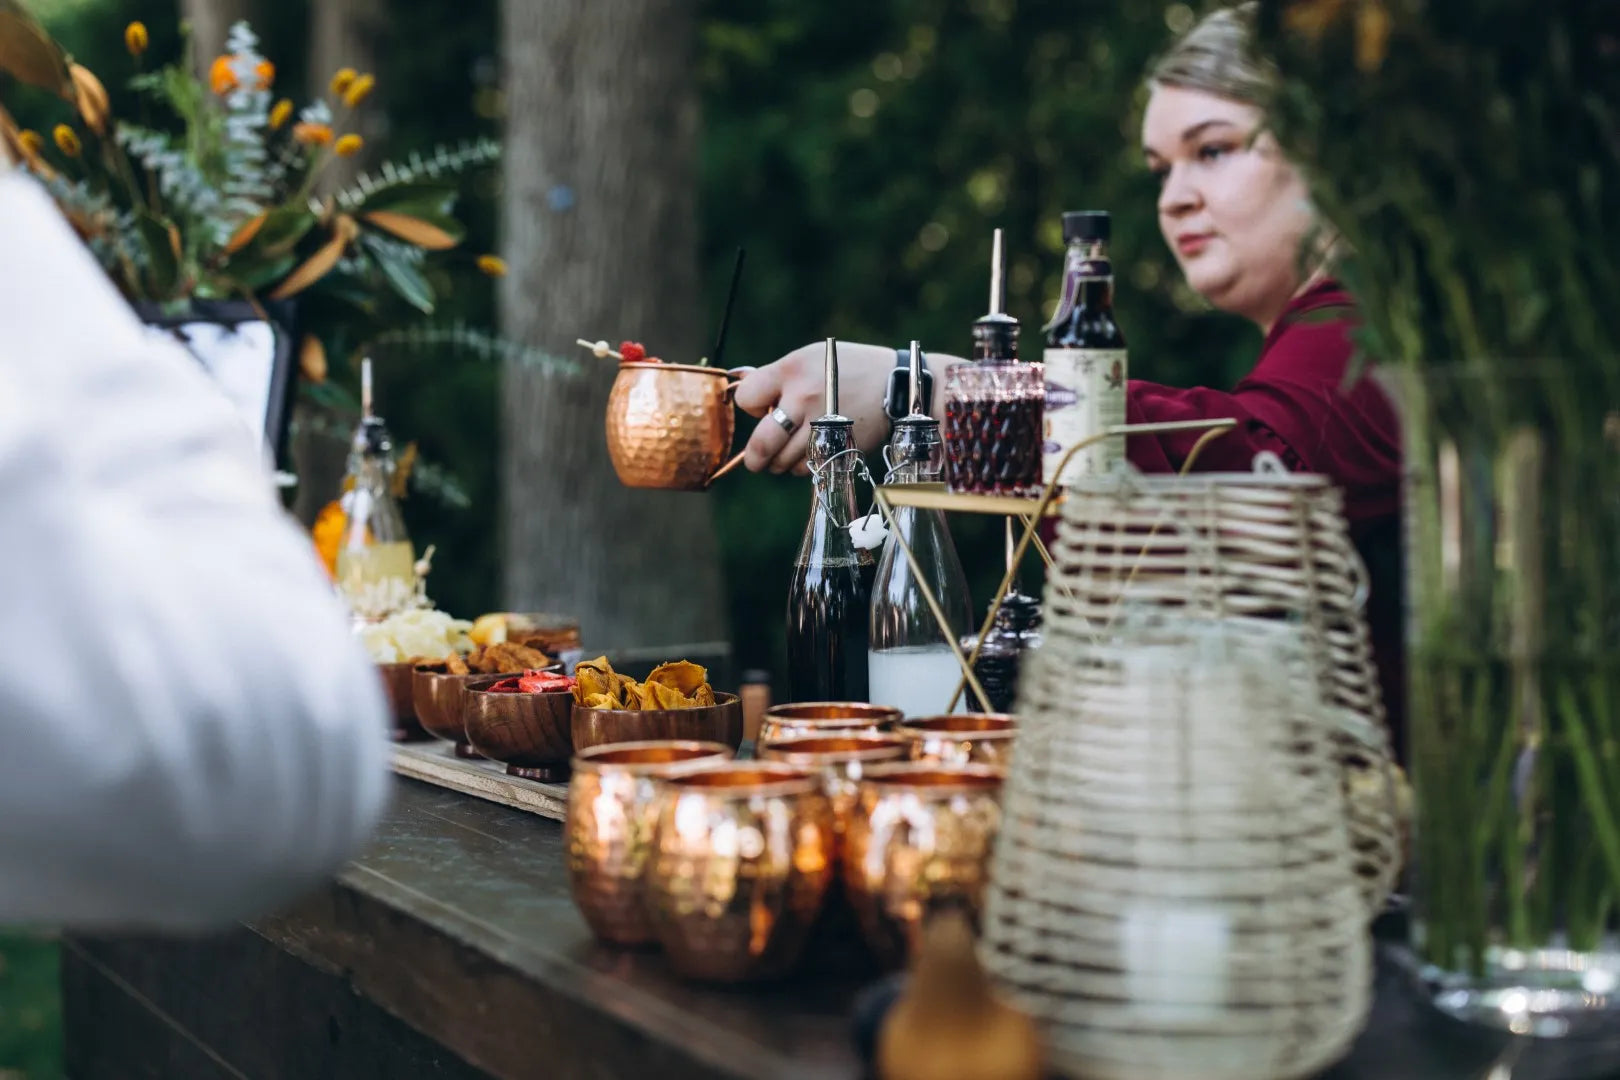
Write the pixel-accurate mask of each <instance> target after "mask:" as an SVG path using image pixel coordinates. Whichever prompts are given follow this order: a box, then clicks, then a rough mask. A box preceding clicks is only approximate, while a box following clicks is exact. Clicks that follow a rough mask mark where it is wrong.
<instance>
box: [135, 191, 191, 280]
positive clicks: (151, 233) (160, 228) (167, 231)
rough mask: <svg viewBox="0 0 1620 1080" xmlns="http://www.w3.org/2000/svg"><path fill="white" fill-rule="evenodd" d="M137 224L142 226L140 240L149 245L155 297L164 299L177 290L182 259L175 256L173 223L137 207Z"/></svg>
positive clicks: (148, 272)
mask: <svg viewBox="0 0 1620 1080" xmlns="http://www.w3.org/2000/svg"><path fill="white" fill-rule="evenodd" d="M135 227H136V228H137V229H138V230H140V234H141V243H142V245H143V246H144V247H145V248H146V259H147V281H148V284H150V285H151V288H152V299H154V300H162V299H165V298H167V297H168V296H169V295H170V294H171V293H173V292H174V287H175V284H176V282H177V281H178V280H179V277H180V262H179V260H178V259H177V258H176V257H175V252H174V233H173V232H172V231H171V230H173V228H174V226H172V225H170V224H169V223H168V222H166V221H162V220H160V219H158V218H155V217H153V216H152V215H151V213H149V212H148V211H146V210H137V211H136V213H135Z"/></svg>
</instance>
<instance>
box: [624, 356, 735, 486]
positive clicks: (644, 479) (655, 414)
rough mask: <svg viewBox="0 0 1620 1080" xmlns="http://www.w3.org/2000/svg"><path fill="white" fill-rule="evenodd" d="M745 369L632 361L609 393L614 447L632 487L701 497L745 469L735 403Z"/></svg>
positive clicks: (625, 482) (625, 483) (625, 480)
mask: <svg viewBox="0 0 1620 1080" xmlns="http://www.w3.org/2000/svg"><path fill="white" fill-rule="evenodd" d="M746 370H748V369H746V368H739V369H734V370H732V371H726V370H723V369H721V368H711V367H698V366H696V365H693V364H654V363H647V362H646V361H625V362H623V363H621V364H620V365H619V375H618V378H616V379H614V381H613V389H612V390H611V391H610V392H609V393H608V405H607V443H608V455H609V456H610V457H611V458H612V459H613V470H614V471H615V472H617V473H618V474H619V482H620V483H622V484H624V486H625V487H636V488H664V489H666V490H670V491H702V490H704V489H705V488H707V487H708V486H709V485H710V484H712V483H714V482H715V481H716V480H718V479H720V477H722V476H724V475H725V474H726V473H728V472H730V471H731V470H732V469H735V468H736V467H737V466H738V465H739V464H741V463H742V454H737V455H736V456H735V457H733V458H731V460H729V461H727V460H726V455H727V454H729V453H730V452H731V440H732V437H733V436H734V435H735V434H736V431H737V416H736V414H735V413H734V412H733V411H732V401H731V395H732V394H733V392H735V391H736V389H737V383H738V382H739V381H740V379H739V378H738V375H739V374H740V373H741V372H743V371H746Z"/></svg>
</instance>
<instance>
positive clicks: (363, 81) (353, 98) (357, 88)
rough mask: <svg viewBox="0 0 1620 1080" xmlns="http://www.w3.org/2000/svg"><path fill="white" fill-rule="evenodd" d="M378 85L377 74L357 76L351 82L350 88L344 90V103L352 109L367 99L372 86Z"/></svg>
mask: <svg viewBox="0 0 1620 1080" xmlns="http://www.w3.org/2000/svg"><path fill="white" fill-rule="evenodd" d="M376 85H377V77H376V76H375V75H371V74H366V75H361V76H359V77H357V78H356V79H355V80H354V82H352V83H350V84H349V88H348V89H347V90H345V91H344V92H343V104H345V105H347V106H348V107H349V108H351V109H352V108H354V107H355V106H356V105H358V104H360V103H361V102H362V101H364V100H366V95H367V94H369V93H371V88H372V87H374V86H376Z"/></svg>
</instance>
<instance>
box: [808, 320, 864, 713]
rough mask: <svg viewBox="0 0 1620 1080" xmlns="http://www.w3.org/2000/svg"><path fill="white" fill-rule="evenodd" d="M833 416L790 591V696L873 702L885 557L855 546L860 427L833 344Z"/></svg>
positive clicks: (813, 427)
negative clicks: (842, 388) (870, 651)
mask: <svg viewBox="0 0 1620 1080" xmlns="http://www.w3.org/2000/svg"><path fill="white" fill-rule="evenodd" d="M827 352H828V365H829V367H828V371H829V373H828V378H827V383H828V387H827V409H828V413H827V415H825V416H822V417H821V418H819V419H817V420H813V421H811V423H810V465H811V468H812V469H813V470H814V472H813V473H812V477H813V490H814V492H815V495H814V502H813V503H812V505H811V508H810V523H809V525H808V526H806V528H805V531H804V542H803V543H802V544H801V545H800V546H799V558H798V561H797V563H796V564H795V566H794V570H793V584H792V585H791V586H790V587H789V589H788V610H787V651H788V696H789V698H790V699H791V700H792V701H865V700H867V688H868V682H867V656H866V652H867V640H868V639H867V626H868V620H869V618H870V614H871V605H872V578H873V576H874V574H875V573H876V570H877V562H876V560H875V559H874V558H873V556H872V553H871V552H870V551H867V550H865V549H862V548H858V547H856V545H855V542H854V540H853V539H852V538H851V537H850V534H849V528H848V526H849V524H850V522H852V521H854V520H855V518H856V516H857V515H858V514H859V513H860V511H859V509H858V508H857V506H856V500H855V465H856V461H857V460H858V457H857V455H856V454H855V453H853V452H850V453H845V451H853V449H854V446H855V424H854V422H853V421H852V420H850V419H849V418H848V417H844V416H839V415H838V380H837V374H836V373H837V363H838V360H837V354H836V346H835V345H834V343H833V342H832V341H828V343H827Z"/></svg>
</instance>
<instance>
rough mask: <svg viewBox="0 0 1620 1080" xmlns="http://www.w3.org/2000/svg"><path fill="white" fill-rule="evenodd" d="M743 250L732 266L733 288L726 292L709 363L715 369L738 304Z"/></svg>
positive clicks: (744, 253) (738, 252)
mask: <svg viewBox="0 0 1620 1080" xmlns="http://www.w3.org/2000/svg"><path fill="white" fill-rule="evenodd" d="M746 254H747V252H745V251H744V250H743V249H742V248H740V247H739V248H738V249H737V261H736V262H735V263H733V264H732V266H731V288H730V289H728V290H726V308H725V310H724V311H722V312H721V313H720V333H719V335H718V336H717V337H716V338H715V339H714V352H713V353H711V354H710V356H709V363H711V364H713V365H714V366H715V367H719V366H720V354H721V353H722V352H724V351H725V348H726V328H727V327H729V326H730V325H731V308H732V305H733V304H735V303H736V302H737V282H738V281H740V280H741V279H742V266H743V256H745V255H746Z"/></svg>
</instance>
